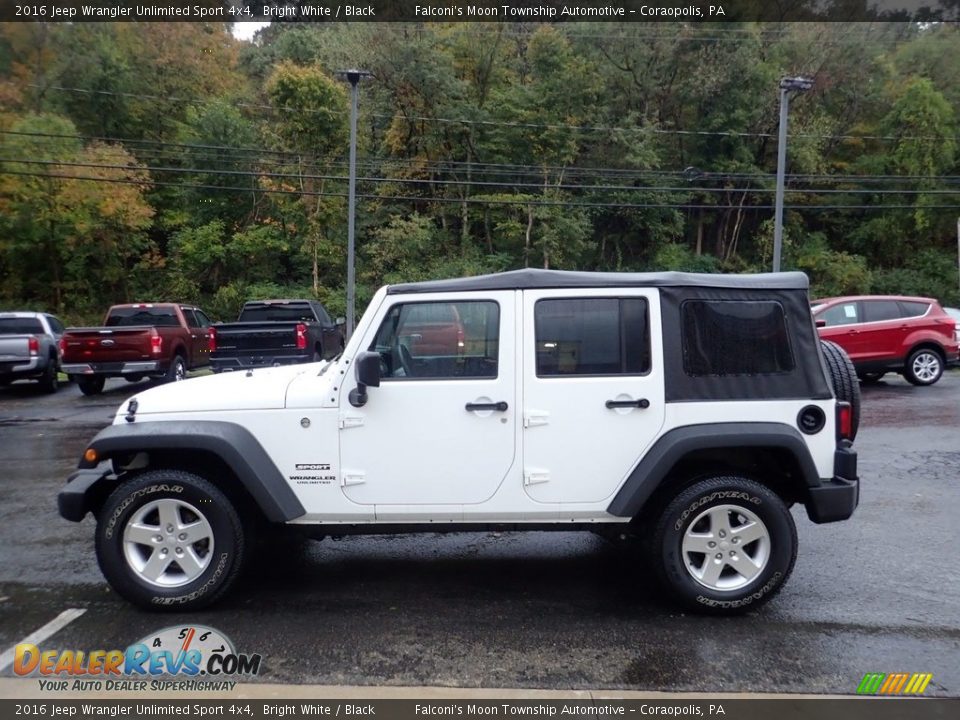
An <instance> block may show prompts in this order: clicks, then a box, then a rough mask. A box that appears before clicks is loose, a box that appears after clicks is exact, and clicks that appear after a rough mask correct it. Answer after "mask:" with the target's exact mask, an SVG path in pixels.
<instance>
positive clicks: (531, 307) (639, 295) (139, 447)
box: [59, 270, 859, 612]
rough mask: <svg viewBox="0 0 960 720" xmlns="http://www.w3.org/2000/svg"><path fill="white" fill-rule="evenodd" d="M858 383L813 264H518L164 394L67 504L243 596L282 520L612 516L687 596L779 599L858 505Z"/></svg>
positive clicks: (156, 565) (104, 539) (91, 463)
mask: <svg viewBox="0 0 960 720" xmlns="http://www.w3.org/2000/svg"><path fill="white" fill-rule="evenodd" d="M857 393H858V390H857V382H856V375H855V373H854V370H853V367H852V366H851V365H850V363H849V360H848V359H847V358H846V356H845V355H844V354H843V352H842V350H840V349H839V348H838V347H836V346H834V345H831V344H824V345H821V343H820V342H819V340H818V338H817V333H816V329H815V327H814V322H813V319H812V317H811V314H810V307H809V301H808V297H807V278H806V276H805V275H803V274H800V273H782V274H775V275H755V276H731V275H727V276H724V275H691V274H682V273H655V274H626V273H616V274H613V273H610V274H607V273H579V272H558V271H547V270H519V271H514V272H507V273H501V274H496V275H488V276H481V277H473V278H464V279H457V280H442V281H435V282H424V283H415V284H407V285H397V286H389V287H385V288H382V289H381V290H379V291H378V292H377V294H376V295H375V296H374V298H373V300H372V302H371V303H370V306H369V308H368V309H367V311H366V313H365V314H364V316H363V319H362V320H361V322H360V323H359V326H358V327H357V329H356V332H355V333H354V334H353V337H352V338H351V339H350V341H349V343H348V344H347V347H346V349H345V350H344V352H343V353H342V355H341V356H340V357H339V358H337V359H334V360H333V361H331V362H329V363H317V364H312V365H297V366H293V367H283V368H271V369H263V370H255V371H247V372H234V373H225V374H222V375H217V376H213V377H205V378H202V379H193V380H190V381H189V382H183V383H176V384H174V385H167V386H164V387H159V388H156V389H151V390H147V391H145V392H142V393H140V394H138V395H136V396H134V397H133V398H131V399H130V400H129V401H128V402H126V403H124V404H123V406H121V408H120V409H119V410H118V412H117V415H116V418H115V420H114V423H113V425H111V426H110V427H108V428H106V429H105V430H103V431H102V432H100V433H99V434H98V435H97V436H96V437H95V438H94V439H93V441H92V442H91V443H90V444H89V446H88V448H87V449H86V451H85V453H84V455H83V458H82V460H81V462H80V466H79V467H80V469H79V470H78V471H77V472H75V473H74V474H73V475H72V476H71V477H70V479H69V481H68V484H67V486H66V487H65V488H64V489H63V491H62V492H61V493H60V496H59V508H60V513H61V515H62V516H63V517H65V518H67V519H69V520H75V521H79V520H81V519H82V518H83V517H84V516H85V515H86V513H87V512H92V513H93V514H94V516H95V517H96V519H97V529H96V553H97V559H98V561H99V563H100V567H101V569H102V570H103V573H104V575H105V576H106V578H107V580H108V581H109V582H110V584H111V585H112V586H113V587H114V588H115V589H116V591H117V592H119V593H120V594H121V595H123V596H124V597H125V598H127V599H128V600H130V601H132V602H134V603H137V604H139V605H143V606H146V607H150V608H158V609H162V608H166V609H188V608H190V609H193V608H197V607H200V606H203V605H206V604H209V603H211V602H213V601H214V600H215V599H217V598H218V597H220V596H221V595H222V594H223V593H224V592H225V591H226V590H227V588H228V587H229V586H230V585H231V583H232V582H233V581H234V579H235V578H236V577H237V575H238V573H239V572H240V569H241V567H242V565H243V560H244V554H245V549H246V548H248V547H249V546H250V545H251V543H252V541H253V540H258V541H259V540H260V538H261V536H262V535H264V533H266V532H267V531H269V529H270V524H285V525H287V526H299V527H301V528H303V529H304V530H307V529H309V530H310V534H313V535H316V536H320V537H322V536H325V535H345V534H356V533H390V532H402V533H410V532H416V531H429V532H438V531H444V530H446V531H456V532H464V531H489V530H493V529H510V530H541V531H543V530H572V529H579V530H593V531H595V532H600V533H608V534H613V535H623V534H630V535H636V536H639V537H640V538H641V540H643V541H644V542H645V544H646V546H647V551H648V552H649V553H650V556H651V559H652V561H653V564H654V565H655V566H656V568H657V569H658V570H659V575H660V577H661V579H662V581H663V584H664V586H665V587H666V588H667V589H668V591H669V592H670V593H671V594H672V595H673V596H674V597H675V598H676V599H677V600H679V601H680V602H682V603H684V604H686V605H689V606H693V607H698V608H701V609H704V610H708V611H714V612H734V611H738V610H742V609H744V608H747V607H756V606H758V605H760V604H761V603H762V602H764V601H766V600H768V599H769V598H770V597H771V596H772V595H773V594H774V593H776V592H777V591H778V590H779V589H780V588H781V587H782V586H783V584H784V583H785V582H786V580H787V578H788V576H789V575H790V572H791V570H792V568H793V564H794V560H795V558H796V553H797V534H796V528H795V526H794V522H793V517H792V516H791V513H790V511H789V509H788V508H789V507H790V506H791V505H792V504H794V503H802V504H803V505H804V506H805V507H806V512H807V515H808V516H809V518H810V519H811V520H813V521H814V522H816V523H824V522H832V521H836V520H844V519H846V518H848V517H850V515H851V514H852V513H853V510H854V508H855V507H856V505H857V502H858V493H859V481H858V478H857V468H856V453H855V452H854V451H853V450H852V448H851V445H852V440H853V437H854V434H855V432H856V424H857V416H858V404H859V395H858V394H857Z"/></svg>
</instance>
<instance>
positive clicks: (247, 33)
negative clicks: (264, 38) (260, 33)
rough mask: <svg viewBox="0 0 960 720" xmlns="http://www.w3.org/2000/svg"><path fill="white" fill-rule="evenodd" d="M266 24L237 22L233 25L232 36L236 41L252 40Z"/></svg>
mask: <svg viewBox="0 0 960 720" xmlns="http://www.w3.org/2000/svg"><path fill="white" fill-rule="evenodd" d="M269 24H270V23H268V22H238V23H234V24H233V36H234V37H235V38H236V39H237V40H252V39H253V35H254V33H256V32H257V30H260V29H261V28H265V27H266V26H267V25H269Z"/></svg>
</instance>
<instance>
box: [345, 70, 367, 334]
mask: <svg viewBox="0 0 960 720" xmlns="http://www.w3.org/2000/svg"><path fill="white" fill-rule="evenodd" d="M337 75H339V76H340V77H344V78H346V79H347V81H348V82H349V83H350V101H351V105H350V181H349V184H350V189H349V191H348V200H347V206H348V209H347V328H346V330H347V332H346V336H347V339H348V340H349V339H350V336H351V335H353V318H354V306H355V305H356V290H357V288H356V267H355V264H356V263H355V256H356V240H355V236H354V232H355V216H356V210H357V105H358V97H359V94H360V91H359V88H358V85H359V84H360V79H361V78H365V77H371V76H372V75H373V73H370V72H367V71H366V70H339V71H337Z"/></svg>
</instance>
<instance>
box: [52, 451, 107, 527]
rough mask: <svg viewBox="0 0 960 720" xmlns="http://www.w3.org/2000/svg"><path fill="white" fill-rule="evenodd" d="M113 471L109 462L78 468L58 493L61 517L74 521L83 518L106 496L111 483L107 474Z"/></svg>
mask: <svg viewBox="0 0 960 720" xmlns="http://www.w3.org/2000/svg"><path fill="white" fill-rule="evenodd" d="M111 472H112V470H111V468H110V466H109V464H107V465H101V466H100V467H96V468H93V469H90V470H77V471H76V472H74V473H73V474H72V475H70V477H69V478H67V485H66V487H64V488H63V490H61V491H60V494H59V495H57V510H59V511H60V517H62V518H64V519H65V520H72V521H73V522H80V521H81V520H83V518H84V517H86V514H87V513H88V512H91V511H92V510H94V509H95V508H96V507H97V506H98V505H99V503H100V501H101V500H102V499H103V498H104V497H106V494H107V491H108V490H109V488H110V485H111V483H110V482H109V481H108V479H107V476H109V475H110V474H111Z"/></svg>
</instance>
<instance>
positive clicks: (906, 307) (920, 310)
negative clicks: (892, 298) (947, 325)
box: [900, 300, 930, 318]
mask: <svg viewBox="0 0 960 720" xmlns="http://www.w3.org/2000/svg"><path fill="white" fill-rule="evenodd" d="M929 307H930V306H929V305H928V304H927V303H922V302H910V301H907V300H901V301H900V312H901V316H902V317H905V318H912V317H920V316H921V315H926V313H927V310H928V309H929Z"/></svg>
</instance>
